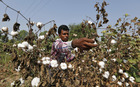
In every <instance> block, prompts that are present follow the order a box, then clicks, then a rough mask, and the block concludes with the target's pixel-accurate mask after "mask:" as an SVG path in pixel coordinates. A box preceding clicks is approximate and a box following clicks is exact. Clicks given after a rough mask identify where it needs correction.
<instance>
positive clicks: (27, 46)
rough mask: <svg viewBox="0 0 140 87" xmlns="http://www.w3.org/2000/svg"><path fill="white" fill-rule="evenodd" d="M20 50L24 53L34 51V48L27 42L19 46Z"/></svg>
mask: <svg viewBox="0 0 140 87" xmlns="http://www.w3.org/2000/svg"><path fill="white" fill-rule="evenodd" d="M18 48H22V50H23V51H25V52H26V51H32V50H33V46H31V45H30V44H29V43H28V42H27V41H24V42H22V43H19V44H18Z"/></svg>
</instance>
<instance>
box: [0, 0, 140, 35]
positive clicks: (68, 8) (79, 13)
mask: <svg viewBox="0 0 140 87" xmlns="http://www.w3.org/2000/svg"><path fill="white" fill-rule="evenodd" d="M2 1H3V2H4V3H6V4H7V5H8V6H10V7H12V8H14V9H15V10H17V11H20V13H21V14H22V15H24V16H25V17H26V18H27V19H29V18H30V20H31V21H34V22H36V23H37V22H42V23H47V22H49V21H51V20H55V23H56V24H57V26H58V27H59V26H60V25H62V24H65V25H70V24H79V23H81V22H82V21H83V19H87V20H88V18H87V16H89V17H91V18H92V19H93V20H96V14H97V12H96V9H95V8H94V5H95V3H96V2H99V3H102V1H103V0H2ZM105 1H106V2H107V3H108V4H109V5H108V6H107V7H106V12H107V13H108V17H107V18H108V19H109V22H108V24H107V25H115V23H116V21H117V19H118V18H122V17H124V15H125V14H126V13H127V14H129V15H130V16H129V18H130V19H132V18H134V17H138V18H140V11H139V10H140V8H139V4H140V0H105ZM5 9H6V6H5V5H4V4H2V3H1V2H0V19H1V20H2V18H3V14H4V13H5V12H6V13H7V14H8V15H9V17H10V18H11V20H10V21H9V22H2V21H0V28H2V27H6V26H7V27H8V28H9V31H12V27H13V24H14V23H15V22H16V19H17V12H15V11H13V10H11V9H10V8H7V10H5ZM18 23H20V25H21V26H20V30H28V27H27V26H26V23H27V21H26V20H25V19H24V18H23V17H22V16H21V15H19V16H18ZM52 26H53V23H49V24H47V25H46V26H45V27H44V28H43V29H42V30H41V31H44V30H49V29H50V28H51V27H52ZM104 26H106V25H103V27H104ZM33 29H35V30H37V27H33ZM98 31H99V34H100V31H101V30H98Z"/></svg>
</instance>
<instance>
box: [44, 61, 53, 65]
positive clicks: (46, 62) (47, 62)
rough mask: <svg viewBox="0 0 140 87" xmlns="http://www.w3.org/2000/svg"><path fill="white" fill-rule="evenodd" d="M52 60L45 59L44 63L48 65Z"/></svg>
mask: <svg viewBox="0 0 140 87" xmlns="http://www.w3.org/2000/svg"><path fill="white" fill-rule="evenodd" d="M50 62H51V61H50V60H45V61H43V62H42V63H43V64H44V65H46V64H50Z"/></svg>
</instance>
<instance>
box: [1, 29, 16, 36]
mask: <svg viewBox="0 0 140 87" xmlns="http://www.w3.org/2000/svg"><path fill="white" fill-rule="evenodd" d="M1 30H2V31H3V32H8V27H2V28H1ZM18 33H19V32H18V31H11V33H10V34H11V36H16V35H18Z"/></svg>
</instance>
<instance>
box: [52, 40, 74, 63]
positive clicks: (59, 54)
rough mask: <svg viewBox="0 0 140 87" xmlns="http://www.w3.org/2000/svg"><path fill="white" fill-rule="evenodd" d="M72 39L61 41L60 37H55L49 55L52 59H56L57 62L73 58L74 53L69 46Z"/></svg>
mask: <svg viewBox="0 0 140 87" xmlns="http://www.w3.org/2000/svg"><path fill="white" fill-rule="evenodd" d="M71 42H72V41H68V42H63V41H62V40H61V39H57V40H56V41H55V42H53V45H52V50H51V55H52V59H56V60H57V61H58V62H64V61H65V59H66V60H67V62H69V61H71V60H73V59H74V54H72V53H71V50H72V49H73V48H72V46H71Z"/></svg>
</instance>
